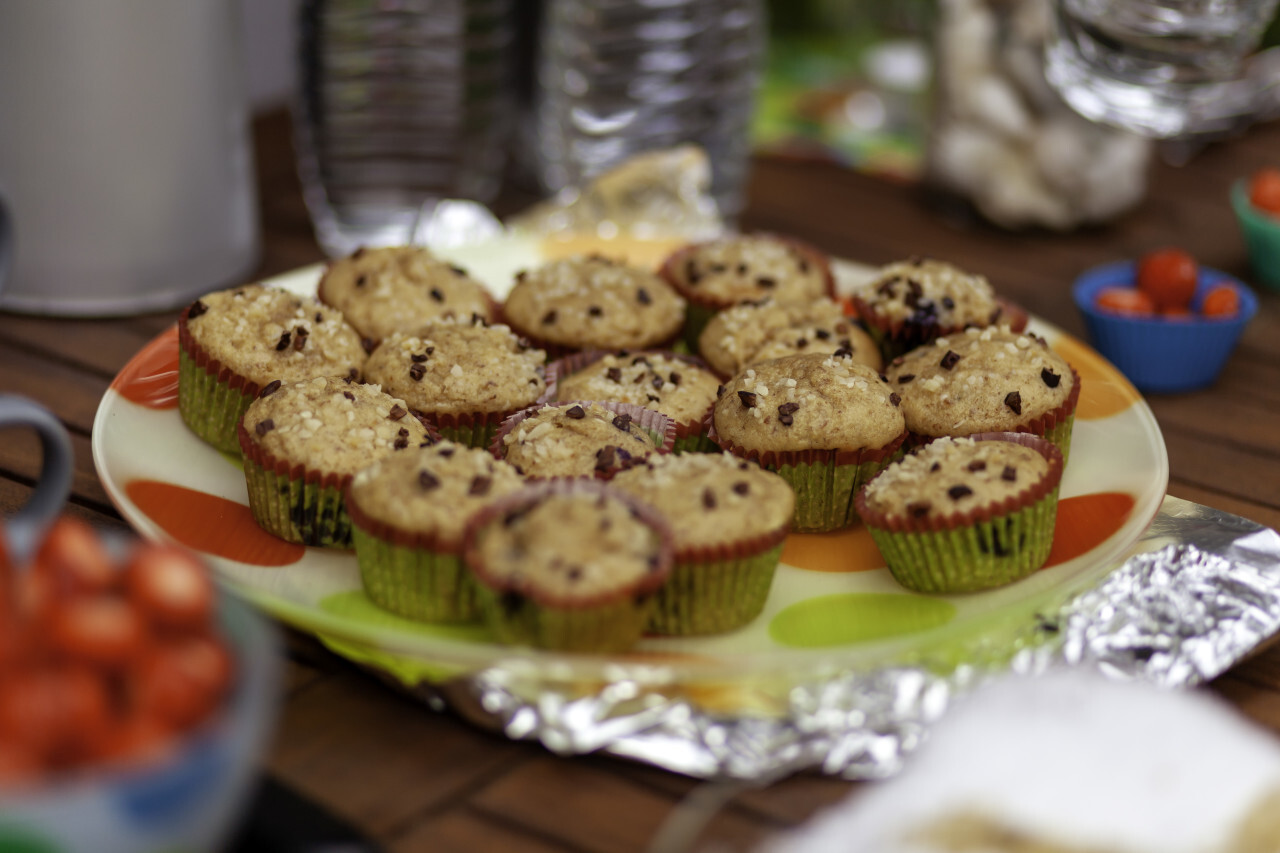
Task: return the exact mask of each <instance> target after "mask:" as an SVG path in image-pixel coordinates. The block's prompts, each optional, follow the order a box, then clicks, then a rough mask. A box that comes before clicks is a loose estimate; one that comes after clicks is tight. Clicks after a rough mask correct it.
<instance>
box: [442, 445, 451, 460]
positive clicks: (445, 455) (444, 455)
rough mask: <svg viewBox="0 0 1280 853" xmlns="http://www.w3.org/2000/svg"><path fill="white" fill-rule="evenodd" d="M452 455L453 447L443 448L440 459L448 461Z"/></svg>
mask: <svg viewBox="0 0 1280 853" xmlns="http://www.w3.org/2000/svg"><path fill="white" fill-rule="evenodd" d="M452 455H453V448H452V447H442V448H440V458H441V459H448V458H449V457H450V456H452Z"/></svg>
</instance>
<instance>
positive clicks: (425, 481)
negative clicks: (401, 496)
mask: <svg viewBox="0 0 1280 853" xmlns="http://www.w3.org/2000/svg"><path fill="white" fill-rule="evenodd" d="M418 485H419V486H421V487H422V490H423V491H424V492H429V491H431V490H432V489H436V488H439V487H440V481H439V480H438V479H436V477H435V475H433V474H432V473H431V472H430V471H419V472H418Z"/></svg>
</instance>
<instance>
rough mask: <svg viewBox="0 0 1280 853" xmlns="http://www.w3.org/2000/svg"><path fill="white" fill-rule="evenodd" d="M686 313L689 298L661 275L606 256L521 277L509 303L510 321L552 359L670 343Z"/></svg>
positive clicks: (579, 259)
mask: <svg viewBox="0 0 1280 853" xmlns="http://www.w3.org/2000/svg"><path fill="white" fill-rule="evenodd" d="M684 312H685V302H684V300H683V299H681V298H680V296H679V295H678V294H677V293H676V292H675V290H673V289H672V288H671V287H670V286H669V285H668V284H667V283H666V282H664V281H663V280H662V279H661V278H659V277H658V276H656V275H654V274H653V273H651V272H649V271H647V270H642V269H639V268H638V267H632V266H627V265H626V264H623V263H621V262H618V261H614V260H611V259H609V258H606V257H603V256H601V255H591V256H586V257H574V258H566V259H563V260H558V261H552V262H550V263H547V264H543V265H542V266H540V267H537V268H536V269H532V270H526V271H523V272H521V273H518V274H517V276H516V282H515V285H514V286H513V287H512V288H511V292H510V293H509V294H508V295H507V301H506V303H505V304H504V305H503V318H504V320H505V321H506V322H507V323H509V324H510V325H511V327H512V328H513V329H515V330H516V331H517V332H519V333H520V334H522V335H525V336H526V337H528V338H529V340H531V341H533V342H534V343H535V344H536V345H537V346H539V347H541V348H542V349H545V350H546V351H547V352H548V353H549V354H550V355H551V357H552V358H558V357H560V356H563V355H566V354H568V353H571V352H577V351H579V350H589V349H603V350H608V349H619V348H623V349H647V348H652V347H662V346H665V345H667V344H670V343H672V342H673V341H674V340H675V338H676V337H677V335H678V334H679V332H680V327H681V325H682V324H683V323H684Z"/></svg>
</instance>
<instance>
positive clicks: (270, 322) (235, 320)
mask: <svg viewBox="0 0 1280 853" xmlns="http://www.w3.org/2000/svg"><path fill="white" fill-rule="evenodd" d="M364 361H365V351H364V348H363V347H362V346H361V345H360V335H359V334H357V333H356V331H355V329H353V328H351V326H349V325H348V324H347V323H346V322H345V321H344V319H343V317H342V314H341V313H339V312H338V311H335V310H333V309H332V308H329V307H326V306H324V305H320V304H319V303H317V302H316V301H315V300H313V299H306V298H304V297H301V296H295V295H294V294H292V293H289V292H288V291H286V290H281V289H279V288H275V287H264V286H262V285H260V284H250V285H246V286H244V287H237V288H234V289H231V290H220V291H218V292H216V293H209V294H206V295H205V296H202V297H200V298H199V299H197V300H196V301H195V302H193V303H191V304H190V305H188V306H187V307H186V308H184V309H183V311H182V313H181V314H180V315H179V316H178V411H179V412H180V413H181V415H182V420H183V421H184V422H185V423H186V424H187V426H189V427H190V428H191V430H192V432H194V433H195V434H196V435H198V436H199V437H200V438H202V439H204V440H205V441H207V442H208V443H209V444H212V445H213V446H214V447H216V448H217V449H218V450H221V451H222V452H224V453H232V454H236V455H239V453H240V443H239V441H238V440H237V439H236V424H237V423H238V422H239V421H240V416H241V415H243V414H244V410H245V409H247V408H249V404H250V403H251V402H252V401H253V398H254V397H255V396H256V395H257V393H258V392H259V391H260V390H262V388H264V387H265V386H266V385H268V384H269V383H271V382H273V381H277V380H278V381H280V382H297V381H299V380H302V379H310V378H311V377H314V376H350V377H351V378H352V379H358V378H359V377H360V371H361V368H363V366H364Z"/></svg>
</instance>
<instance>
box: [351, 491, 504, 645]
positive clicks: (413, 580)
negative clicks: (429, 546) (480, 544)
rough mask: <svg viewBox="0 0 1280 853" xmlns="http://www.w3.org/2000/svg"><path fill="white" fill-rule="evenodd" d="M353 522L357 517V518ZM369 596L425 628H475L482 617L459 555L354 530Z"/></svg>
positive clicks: (356, 528)
mask: <svg viewBox="0 0 1280 853" xmlns="http://www.w3.org/2000/svg"><path fill="white" fill-rule="evenodd" d="M351 514H352V516H353V520H354V516H355V515H356V513H355V512H352V513H351ZM351 538H352V542H353V544H354V545H355V549H356V563H357V564H358V565H359V566H360V581H361V583H362V584H363V586H364V591H365V595H367V596H369V598H370V600H372V601H373V603H374V604H377V605H378V606H379V607H381V608H383V609H384V610H389V611H391V612H392V613H396V614H399V615H400V616H404V617H406V618H408V619H414V620H417V621H420V622H472V621H475V620H477V619H478V618H479V617H480V608H479V604H478V603H477V601H476V589H475V583H474V582H473V581H472V580H471V576H470V573H469V572H468V571H467V568H466V565H465V564H464V563H463V562H462V557H461V555H460V554H457V553H452V554H450V553H447V552H444V551H431V550H426V549H424V548H417V547H408V546H402V545H397V544H395V543H393V542H389V541H387V540H386V539H382V538H379V537H378V536H376V535H374V534H373V533H371V532H367V531H365V530H364V529H363V528H362V527H361V525H360V524H359V523H358V522H357V523H355V524H354V525H353V526H352V528H351Z"/></svg>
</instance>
